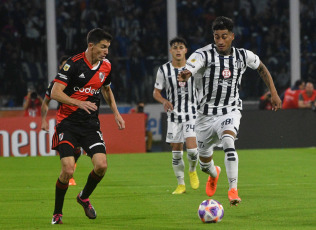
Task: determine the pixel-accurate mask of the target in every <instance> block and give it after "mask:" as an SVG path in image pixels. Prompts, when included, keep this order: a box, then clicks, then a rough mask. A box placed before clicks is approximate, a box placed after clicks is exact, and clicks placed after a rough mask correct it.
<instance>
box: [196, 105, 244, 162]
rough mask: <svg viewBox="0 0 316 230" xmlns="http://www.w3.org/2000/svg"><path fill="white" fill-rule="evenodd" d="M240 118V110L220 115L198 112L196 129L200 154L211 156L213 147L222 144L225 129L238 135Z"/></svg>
mask: <svg viewBox="0 0 316 230" xmlns="http://www.w3.org/2000/svg"><path fill="white" fill-rule="evenodd" d="M240 119H241V113H240V111H239V110H236V111H233V112H231V113H228V114H225V115H220V116H205V115H203V114H200V113H198V116H197V119H196V122H195V124H196V126H195V131H196V141H197V146H198V152H199V154H200V156H202V157H210V156H212V155H213V148H214V147H215V146H220V145H221V137H222V133H223V132H224V131H227V130H229V131H232V132H234V133H235V134H236V135H237V133H238V130H239V124H240Z"/></svg>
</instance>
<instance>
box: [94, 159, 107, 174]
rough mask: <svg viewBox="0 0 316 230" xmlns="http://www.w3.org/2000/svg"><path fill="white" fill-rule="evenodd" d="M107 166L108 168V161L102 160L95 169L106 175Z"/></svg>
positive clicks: (97, 172) (98, 172)
mask: <svg viewBox="0 0 316 230" xmlns="http://www.w3.org/2000/svg"><path fill="white" fill-rule="evenodd" d="M107 168H108V163H107V161H102V162H99V163H98V164H96V165H95V168H94V171H95V172H96V174H98V175H104V174H105V172H106V170H107Z"/></svg>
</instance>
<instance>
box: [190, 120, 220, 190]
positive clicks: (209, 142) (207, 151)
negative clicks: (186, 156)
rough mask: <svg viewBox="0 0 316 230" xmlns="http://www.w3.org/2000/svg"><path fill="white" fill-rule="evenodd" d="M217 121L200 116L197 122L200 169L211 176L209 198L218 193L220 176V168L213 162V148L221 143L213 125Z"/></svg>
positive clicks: (208, 183)
mask: <svg viewBox="0 0 316 230" xmlns="http://www.w3.org/2000/svg"><path fill="white" fill-rule="evenodd" d="M214 121H215V119H214V118H213V117H211V116H201V115H198V117H197V120H196V122H195V124H196V125H195V130H196V139H197V149H198V153H199V160H200V168H201V170H202V171H203V172H205V173H206V174H208V175H209V177H208V181H207V183H206V187H205V191H206V194H207V195H208V196H213V195H214V194H215V192H216V188H217V181H218V178H219V174H220V171H221V169H220V167H219V166H215V164H214V160H213V148H214V146H216V145H217V144H218V143H219V139H218V137H217V134H216V132H214V129H213V124H214Z"/></svg>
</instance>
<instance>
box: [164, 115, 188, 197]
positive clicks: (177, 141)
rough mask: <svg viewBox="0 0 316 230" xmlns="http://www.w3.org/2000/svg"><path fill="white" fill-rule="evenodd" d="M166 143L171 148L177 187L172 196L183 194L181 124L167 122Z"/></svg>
mask: <svg viewBox="0 0 316 230" xmlns="http://www.w3.org/2000/svg"><path fill="white" fill-rule="evenodd" d="M166 142H167V143H170V145H171V147H172V168H173V171H174V174H175V176H176V178H177V181H178V186H177V188H176V190H175V191H174V192H173V193H172V194H182V193H185V191H186V189H185V183H184V161H183V133H182V125H181V124H178V123H174V122H170V121H168V130H167V138H166Z"/></svg>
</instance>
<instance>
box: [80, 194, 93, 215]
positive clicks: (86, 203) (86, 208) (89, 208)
mask: <svg viewBox="0 0 316 230" xmlns="http://www.w3.org/2000/svg"><path fill="white" fill-rule="evenodd" d="M81 193H82V192H80V193H79V194H78V196H77V202H78V203H79V204H80V205H81V206H82V207H83V209H84V212H85V213H86V216H87V217H88V218H89V219H95V218H97V213H96V211H95V210H94V208H93V206H92V205H91V203H90V200H89V198H87V199H84V200H83V199H81V198H80V195H81Z"/></svg>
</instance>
